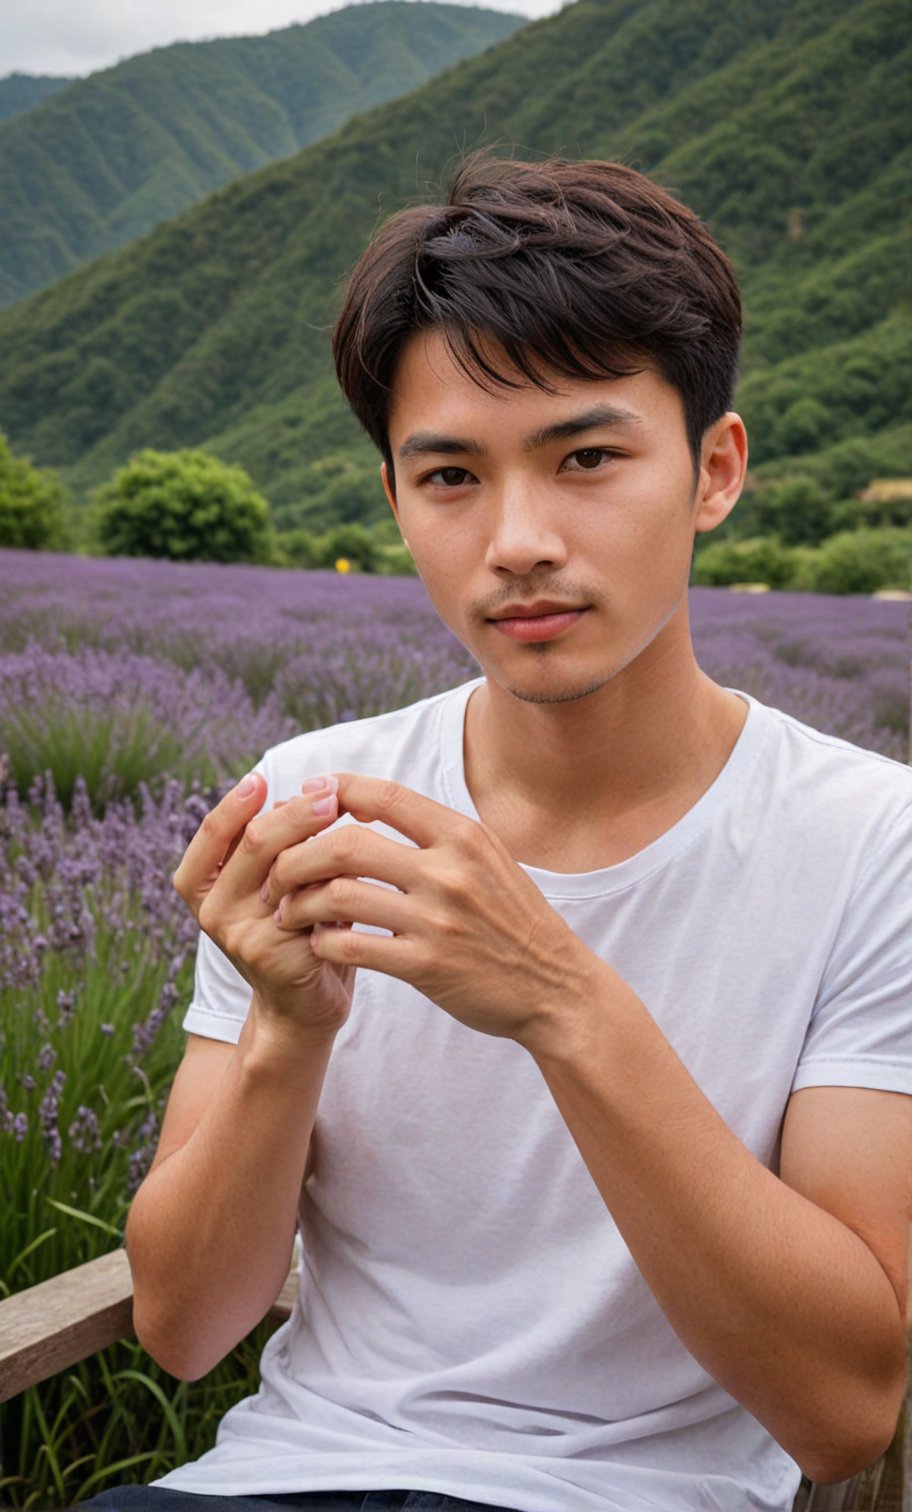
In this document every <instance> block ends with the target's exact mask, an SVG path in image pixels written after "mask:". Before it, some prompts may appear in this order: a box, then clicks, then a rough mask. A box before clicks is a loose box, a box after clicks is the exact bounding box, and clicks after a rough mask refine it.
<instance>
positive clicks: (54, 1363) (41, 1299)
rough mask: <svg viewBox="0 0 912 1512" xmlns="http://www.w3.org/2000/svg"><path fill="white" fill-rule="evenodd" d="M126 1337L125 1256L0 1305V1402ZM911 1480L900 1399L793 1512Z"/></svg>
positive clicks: (888, 1500) (911, 1424)
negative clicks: (881, 1448) (864, 1449)
mask: <svg viewBox="0 0 912 1512" xmlns="http://www.w3.org/2000/svg"><path fill="white" fill-rule="evenodd" d="M297 1284H298V1274H297V1271H296V1270H292V1271H291V1272H289V1275H288V1278H287V1280H286V1282H285V1285H284V1286H283V1288H282V1291H281V1293H280V1295H279V1296H278V1298H277V1299H276V1301H275V1303H274V1305H273V1306H272V1307H271V1308H270V1310H269V1313H268V1316H269V1317H270V1318H272V1319H274V1320H275V1322H276V1324H278V1323H280V1322H282V1321H284V1319H285V1318H287V1317H288V1315H289V1313H290V1312H291V1308H292V1305H293V1302H294V1296H295V1291H296V1289H297ZM132 1332H133V1285H132V1281H131V1277H130V1267H129V1265H128V1263H127V1256H126V1251H125V1250H122V1249H118V1250H113V1251H112V1252H111V1253H110V1254H108V1255H101V1256H100V1257H99V1258H98V1259H97V1260H90V1261H89V1262H88V1263H87V1264H86V1265H78V1266H76V1267H75V1269H73V1270H70V1271H66V1272H64V1273H63V1274H62V1275H59V1276H54V1277H53V1278H52V1279H51V1280H50V1281H42V1282H40V1284H39V1285H38V1286H32V1287H29V1289H28V1290H27V1291H23V1292H19V1293H17V1294H16V1295H14V1296H12V1297H7V1298H5V1299H4V1300H3V1301H2V1302H0V1402H4V1401H7V1400H8V1399H9V1398H10V1397H13V1396H16V1394H17V1393H18V1392H20V1391H24V1390H25V1389H26V1387H28V1386H35V1385H38V1384H39V1383H40V1382H41V1381H46V1380H47V1379H48V1378H49V1377H50V1376H53V1375H56V1374H57V1372H58V1371H61V1370H68V1369H69V1368H70V1366H71V1365H76V1364H77V1363H78V1362H79V1361H80V1360H85V1359H87V1358H88V1357H89V1356H90V1355H93V1354H95V1352H96V1351H97V1350H99V1349H105V1348H107V1346H108V1345H109V1344H114V1343H116V1341H117V1340H118V1339H125V1338H129V1337H130V1335H131V1334H132ZM909 1475H912V1410H910V1404H909V1401H908V1399H907V1402H906V1410H905V1412H904V1414H903V1417H902V1419H901V1420H900V1424H899V1427H898V1429H897V1433H896V1437H895V1439H894V1441H893V1444H892V1445H891V1447H890V1450H889V1452H888V1453H887V1454H886V1455H885V1456H884V1458H883V1459H881V1460H878V1462H877V1464H876V1465H872V1466H871V1467H870V1469H868V1470H865V1471H863V1472H862V1474H861V1475H856V1476H854V1477H853V1478H852V1480H849V1481H841V1482H840V1483H839V1484H838V1485H829V1486H823V1485H813V1486H812V1485H810V1484H809V1483H808V1482H807V1481H805V1482H804V1483H803V1484H802V1487H801V1490H800V1491H799V1492H798V1495H797V1497H796V1499H795V1503H794V1507H793V1512H903V1508H904V1505H905V1506H906V1512H909V1506H908V1504H905V1503H904V1487H907V1476H909Z"/></svg>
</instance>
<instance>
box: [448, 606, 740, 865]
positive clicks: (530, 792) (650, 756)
mask: <svg viewBox="0 0 912 1512" xmlns="http://www.w3.org/2000/svg"><path fill="white" fill-rule="evenodd" d="M675 639H676V640H677V644H672V645H669V644H668V643H667V642H666V643H665V645H664V646H657V645H653V646H651V647H649V648H647V650H646V651H645V652H643V653H641V655H640V656H639V657H637V658H636V660H635V661H634V662H633V663H631V665H630V666H629V667H627V668H625V669H624V671H623V672H621V673H619V674H617V675H616V676H615V677H613V678H612V679H611V680H610V681H609V682H607V683H606V684H605V685H604V686H603V687H602V688H600V689H598V690H597V691H596V692H595V693H590V694H587V695H586V696H585V697H584V698H579V699H574V700H570V701H567V702H563V703H550V704H539V703H527V702H524V701H522V700H520V699H518V698H517V697H516V696H515V695H514V694H512V693H509V692H508V691H507V690H506V689H505V688H502V687H499V686H498V685H497V684H496V683H494V682H493V681H490V680H489V681H488V682H487V683H486V684H485V685H484V687H482V688H480V689H479V690H478V691H477V692H476V693H475V694H474V695H473V697H472V699H471V700H470V702H469V708H468V711H467V715H466V737H465V762H466V780H467V783H468V786H469V791H470V792H471V794H472V797H473V799H474V801H475V804H476V807H477V809H478V812H479V814H480V816H481V818H482V820H483V821H484V822H485V823H486V824H488V825H489V826H490V827H491V828H492V829H493V830H494V831H495V833H498V834H500V836H501V838H502V839H504V840H505V842H506V843H507V845H508V846H509V847H510V849H511V851H512V853H513V854H514V856H515V858H516V859H517V860H523V861H525V862H527V864H530V865H541V866H546V867H547V866H549V865H550V867H551V869H553V870H558V871H559V870H580V871H583V870H593V869H597V867H598V866H605V865H611V864H614V862H615V861H617V860H621V859H623V858H624V857H625V856H626V855H630V854H633V853H634V852H635V851H637V850H638V849H641V848H642V846H643V845H646V844H648V843H649V842H650V841H651V840H653V839H655V838H657V836H658V835H659V834H661V833H663V832H664V830H665V829H668V828H669V827H670V826H671V825H672V824H673V823H675V822H676V821H677V819H679V818H681V817H682V816H683V814H684V813H686V812H687V809H689V808H690V807H691V806H692V805H693V803H695V802H696V801H697V799H698V798H699V797H700V796H701V794H702V793H703V792H705V791H706V789H707V788H708V787H709V786H710V785H711V783H712V782H713V781H714V779H715V777H716V776H718V773H719V772H720V771H721V769H722V767H723V766H724V765H725V762H726V761H727V759H728V756H729V755H730V753H731V750H732V748H733V746H734V744H735V742H736V740H737V738H738V734H739V733H740V730H741V727H742V725H743V723H744V719H745V717H746V707H745V705H744V702H743V700H741V699H738V698H736V697H735V696H734V695H733V694H730V693H726V692H725V690H724V689H723V688H720V687H719V686H718V685H717V684H716V683H714V682H712V681H711V679H710V678H708V677H707V676H706V675H705V674H704V673H703V672H701V671H700V669H699V667H698V666H697V664H696V661H695V659H694V655H693V649H692V646H691V643H690V637H689V634H687V635H686V636H685V637H684V638H683V640H682V639H681V638H680V637H676V638H675ZM521 852H524V854H523V853H521ZM533 852H535V855H533ZM536 856H537V857H538V859H536ZM542 857H547V858H549V859H542ZM560 857H563V858H564V860H565V861H570V862H572V864H569V865H557V864H555V861H556V860H557V859H559V858H560ZM581 857H584V858H585V859H587V861H588V864H586V865H579V864H578V862H579V860H580V858H581ZM593 857H594V858H595V860H593Z"/></svg>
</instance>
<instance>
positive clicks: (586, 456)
mask: <svg viewBox="0 0 912 1512" xmlns="http://www.w3.org/2000/svg"><path fill="white" fill-rule="evenodd" d="M573 456H574V459H575V461H576V462H577V464H578V465H579V466H580V467H583V468H585V469H586V471H587V472H591V471H592V470H593V468H596V467H598V465H599V463H600V462H601V460H602V458H603V457H604V456H605V452H604V450H602V449H600V448H599V447H597V446H587V447H584V448H583V450H582V451H577V452H574V453H573Z"/></svg>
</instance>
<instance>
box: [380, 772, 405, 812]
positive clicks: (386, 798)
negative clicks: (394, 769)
mask: <svg viewBox="0 0 912 1512" xmlns="http://www.w3.org/2000/svg"><path fill="white" fill-rule="evenodd" d="M404 792H405V789H404V788H403V787H401V786H400V784H399V783H398V782H393V780H392V778H390V777H384V778H382V779H381V780H380V782H379V783H378V784H377V802H378V803H379V804H380V806H381V808H384V809H391V808H396V807H398V805H399V804H400V803H401V802H402V797H403V793H404Z"/></svg>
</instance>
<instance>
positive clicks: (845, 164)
mask: <svg viewBox="0 0 912 1512" xmlns="http://www.w3.org/2000/svg"><path fill="white" fill-rule="evenodd" d="M711 10H712V7H711V6H710V5H709V4H708V0H678V3H677V4H674V5H672V4H671V3H670V0H642V3H640V4H632V3H630V0H578V3H577V4H576V5H574V6H571V7H568V8H566V9H565V10H563V11H561V12H559V13H558V14H557V15H556V16H553V17H550V18H548V19H547V20H544V21H540V22H537V23H533V24H531V25H529V26H527V27H524V28H523V29H522V30H520V31H518V32H517V33H516V35H515V36H514V37H512V38H511V39H510V40H508V41H506V42H505V43H503V44H501V45H500V46H499V47H498V48H495V49H491V50H489V51H487V52H485V53H483V54H481V55H479V56H477V57H475V58H473V59H471V60H469V61H465V62H462V63H460V64H458V65H457V66H456V67H455V68H453V69H451V70H449V71H448V72H447V73H445V74H444V75H442V76H440V77H439V78H438V79H436V80H434V81H433V82H432V83H431V84H429V85H426V86H424V87H423V88H421V89H419V90H418V91H416V92H414V93H413V94H411V95H409V96H408V97H405V98H402V99H399V100H397V101H394V102H391V103H389V104H386V105H383V106H379V107H377V108H375V109H374V110H373V111H371V112H369V113H367V114H362V115H359V116H357V117H355V118H353V119H352V120H350V121H349V122H348V123H347V124H346V125H345V126H343V127H342V128H341V129H340V130H339V131H338V132H337V133H336V134H335V135H334V136H333V137H331V138H329V139H325V140H323V141H321V142H320V143H317V144H315V145H314V146H313V147H311V148H309V149H307V150H305V151H304V152H303V153H300V154H298V155H297V156H295V157H294V158H290V159H286V160H285V161H284V162H282V163H280V164H277V165H273V166H272V167H269V168H266V169H262V170H260V171H259V172H257V173H255V174H252V175H249V176H247V177H245V178H244V179H241V180H238V181H235V182H234V183H233V184H231V185H229V186H227V187H226V188H225V189H223V190H221V191H219V193H218V194H216V195H214V196H212V197H210V198H209V199H208V200H206V201H205V202H203V204H201V205H199V206H197V207H196V208H195V209H193V210H192V211H189V212H187V213H186V214H185V215H184V216H182V217H180V218H179V219H178V220H176V221H172V222H169V223H167V224H166V225H165V226H162V227H160V228H159V229H158V230H157V231H156V232H154V233H152V234H151V235H150V236H148V237H146V238H145V239H144V240H143V241H142V242H139V243H137V244H135V245H134V246H133V247H132V248H127V249H124V251H122V252H120V253H117V254H112V255H109V256H108V257H106V258H104V259H102V260H100V261H99V262H97V263H94V264H93V265H92V266H91V267H90V268H88V269H86V270H84V271H83V272H81V273H77V274H75V275H73V276H72V277H71V278H69V279H66V280H64V281H63V282H61V283H60V284H58V285H55V286H54V288H52V289H50V290H48V291H46V293H45V294H43V295H39V296H36V297H35V298H33V299H31V300H29V301H27V302H26V303H25V304H23V305H21V306H18V307H16V308H15V309H13V310H8V311H6V312H5V313H2V314H0V344H4V345H5V348H6V352H7V353H8V354H10V356H11V357H12V360H8V359H7V360H4V359H3V358H0V414H2V415H3V417H4V423H5V424H6V425H7V428H8V430H9V433H10V436H11V439H12V440H13V442H14V444H16V445H17V446H20V447H24V448H26V449H27V450H29V451H30V452H31V453H32V454H33V455H34V456H35V458H36V460H39V461H41V462H42V463H53V464H57V465H61V466H64V467H65V468H67V469H68V475H69V477H70V479H71V481H72V482H73V484H74V486H76V487H77V488H80V489H82V490H85V489H87V488H89V487H91V486H92V485H93V484H94V483H96V482H97V481H100V479H101V478H102V477H104V476H105V475H106V474H107V473H108V472H109V471H110V470H111V469H112V468H113V467H114V466H115V465H117V464H118V463H119V462H121V461H123V460H124V459H125V458H126V456H127V455H128V454H129V453H130V452H131V451H133V450H135V449H138V448H139V447H141V446H143V445H159V446H162V447H176V446H183V445H205V446H207V447H208V448H209V449H211V450H214V451H216V452H217V453H219V454H221V455H223V456H225V457H226V458H229V459H231V460H238V461H242V462H243V463H244V464H245V465H247V466H248V467H249V468H250V470H251V471H252V473H253V475H254V477H255V478H256V480H257V482H258V484H259V485H260V486H261V487H262V488H264V489H265V491H266V492H267V494H268V495H269V497H270V498H271V500H272V502H273V504H274V506H275V508H276V513H277V517H278V518H279V520H280V522H281V523H283V524H293V523H301V522H307V523H311V522H314V523H318V524H324V523H327V522H330V521H331V520H332V519H333V518H339V517H342V518H356V517H359V516H369V515H370V513H371V512H372V511H373V510H374V509H376V512H377V513H378V514H379V513H380V511H381V510H382V507H383V506H382V496H381V495H380V492H379V486H378V484H377V481H376V460H375V458H374V455H373V452H372V449H371V448H370V446H369V443H367V442H366V440H365V439H364V438H363V437H361V436H360V434H359V433H358V431H357V429H356V427H355V424H354V421H353V420H352V419H351V417H350V416H349V415H348V413H347V411H346V409H345V406H344V403H343V401H342V400H341V397H340V396H339V395H338V393H337V391H336V388H335V383H334V379H333V376H332V370H331V364H330V361H329V334H328V333H329V328H330V325H331V322H332V317H333V313H334V310H335V308H336V307H337V305H338V300H339V297H340V291H341V287H342V284H343V280H344V277H345V275H346V273H347V271H348V270H349V268H350V267H351V264H352V262H353V261H354V260H355V258H356V257H357V255H358V253H359V252H360V250H361V247H362V246H363V244H364V242H365V240H366V239H367V236H368V234H369V233H370V231H371V230H372V228H373V227H374V226H375V225H376V224H377V221H378V219H380V218H382V217H385V215H386V214H387V213H389V211H390V210H391V209H393V208H395V207H397V206H398V205H400V204H404V203H407V202H413V203H414V202H420V201H421V200H422V199H424V198H427V197H428V188H427V184H426V182H425V180H426V179H432V178H439V177H441V176H442V175H444V174H445V172H446V168H447V164H448V163H452V161H454V160H455V159H456V158H457V157H458V156H459V155H460V152H461V151H462V150H463V149H464V148H465V147H467V146H469V147H471V146H475V145H481V144H482V143H483V142H485V141H488V142H495V141H497V140H498V139H499V140H500V142H501V150H507V149H506V147H505V145H504V144H511V143H516V144H517V147H516V151H517V155H519V156H529V155H532V156H536V155H539V154H541V153H543V152H548V151H552V150H557V151H564V152H565V153H568V152H569V155H574V156H576V155H583V156H586V155H590V156H606V157H619V158H621V159H622V160H624V161H629V162H633V163H634V165H635V166H637V167H640V168H643V169H644V170H646V171H648V172H651V173H653V175H654V176H655V177H656V178H657V179H658V180H659V181H660V182H663V183H665V184H666V185H667V186H668V187H669V188H671V189H672V190H673V191H675V192H677V193H679V194H680V195H681V197H682V198H684V199H685V200H686V201H687V202H688V203H690V204H691V205H692V206H693V207H694V208H695V209H696V210H697V212H698V213H699V214H700V215H701V216H703V218H704V219H705V220H707V222H708V223H709V225H710V227H711V229H712V230H713V231H714V233H715V234H716V235H717V236H718V237H719V239H720V241H721V243H722V245H723V246H724V247H725V249H726V250H727V251H728V252H729V254H730V255H731V256H732V257H733V259H734V261H735V263H736V266H737V268H738V271H739V274H740V276H741V280H742V284H743V287H744V292H745V305H746V313H747V321H746V339H745V356H744V365H743V376H742V381H741V385H740V387H739V394H738V403H739V405H741V407H742V408H743V409H744V412H745V415H746V418H747V419H748V422H749V425H750V428H751V431H752V448H753V456H754V466H755V468H757V467H759V469H760V471H761V472H762V471H763V469H764V468H766V469H769V468H774V467H777V466H780V465H784V464H785V462H786V461H788V462H789V465H790V466H797V467H798V468H799V469H802V470H806V471H809V472H812V473H813V472H814V470H815V468H817V469H819V470H822V471H823V472H826V475H827V477H828V479H829V480H830V485H831V486H832V487H833V488H834V489H849V490H852V489H854V488H856V487H860V486H863V485H864V483H866V482H867V481H869V480H870V478H871V477H873V476H876V474H877V471H878V469H879V467H880V466H881V463H880V462H879V460H878V459H879V458H881V457H884V456H887V455H889V457H890V458H891V459H892V460H891V462H890V468H891V470H893V469H895V467H896V465H897V464H896V460H895V459H896V458H897V457H899V458H901V457H902V456H906V457H907V458H908V461H907V462H906V463H905V464H903V465H904V466H905V467H906V469H907V470H909V471H912V453H910V452H909V450H908V435H909V432H908V428H907V425H908V420H909V405H908V400H907V398H906V394H907V393H912V382H909V383H908V387H907V388H904V386H905V384H906V381H907V379H906V374H907V364H908V359H907V355H906V354H907V352H908V350H909V347H908V331H909V315H908V299H907V295H906V292H905V290H904V288H903V285H902V278H901V268H902V266H903V264H902V262H901V261H900V260H899V258H898V255H897V254H898V249H899V247H900V245H901V238H902V236H904V235H905V234H906V230H907V227H908V221H909V209H908V204H907V203H904V201H903V198H902V195H901V193H898V192H897V190H898V186H899V185H901V184H902V182H903V177H904V174H905V172H906V168H907V164H908V161H909V157H910V154H909V151H908V149H906V148H905V147H904V146H903V145H901V138H902V130H901V123H902V120H903V118H904V110H905V107H904V105H903V103H902V102H903V100H904V85H903V75H904V69H905V67H906V66H907V64H908V58H909V52H910V47H909V42H908V39H907V38H906V36H905V28H904V22H903V19H902V17H903V6H902V5H901V4H900V0H833V3H828V4H827V5H823V4H822V3H821V0H801V3H800V4H799V5H797V6H796V5H794V4H788V5H786V4H785V3H784V0H764V3H760V0H745V3H744V4H743V5H742V6H741V7H739V15H738V18H737V25H735V23H734V21H733V20H732V18H731V17H730V16H729V15H727V14H726V15H723V16H722V17H721V18H720V22H719V26H718V29H717V30H716V31H713V29H712V28H709V27H707V25H706V24H705V23H706V21H707V18H708V16H709V14H710V12H711ZM752 28H753V29H752ZM653 38H654V39H655V45H654V46H652V45H651V39H653ZM755 48H756V49H758V51H755ZM637 59H639V60H641V61H640V68H641V69H642V68H645V67H646V66H647V64H646V62H643V61H642V60H644V59H646V60H648V66H649V68H650V69H652V68H654V69H655V73H654V75H653V76H652V77H650V78H647V79H645V80H643V79H642V78H638V77H637V76H636V74H635V71H634V67H633V65H634V63H635V62H636V61H637ZM701 59H702V62H701ZM859 59H861V60H862V62H863V64H864V70H863V72H862V73H860V72H859V64H858V60H859ZM701 68H702V69H703V70H704V71H703V73H702V74H701V72H700V70H701ZM536 81H537V88H536V87H534V86H536ZM771 81H772V82H771ZM662 90H665V91H666V92H665V94H664V95H663V94H662ZM602 96H605V97H606V99H607V104H606V106H605V109H604V110H603V111H602V110H601V109H600V108H599V107H598V105H597V102H598V99H600V98H601V97H602ZM593 100H595V101H596V104H595V105H593ZM574 108H575V109H576V113H575V114H574V113H573V111H574ZM684 121H686V122H687V129H686V130H685V129H684V126H683V124H682V123H683V122H684ZM847 144H851V145H852V147H853V149H854V155H853V153H849V152H847ZM898 269H899V270H900V272H898V271H897V270H898ZM292 291H293V292H292ZM878 438H881V439H878ZM904 448H905V450H904ZM815 458H818V460H817V461H815ZM827 459H828V460H827ZM827 470H828V471H827ZM346 511H347V513H346Z"/></svg>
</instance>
